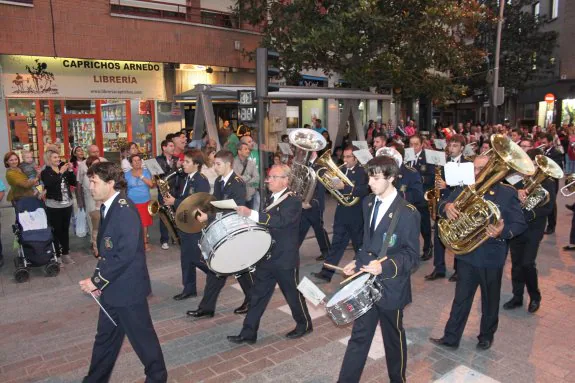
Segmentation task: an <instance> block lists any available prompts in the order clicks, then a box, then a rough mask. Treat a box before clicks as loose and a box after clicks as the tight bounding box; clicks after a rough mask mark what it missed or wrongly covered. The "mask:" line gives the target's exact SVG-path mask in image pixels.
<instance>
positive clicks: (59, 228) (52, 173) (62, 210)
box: [40, 150, 76, 263]
mask: <svg viewBox="0 0 575 383" xmlns="http://www.w3.org/2000/svg"><path fill="white" fill-rule="evenodd" d="M46 159H47V161H46V167H45V168H44V170H42V173H40V178H41V180H42V183H43V184H44V187H45V188H46V215H47V216H48V223H49V224H50V226H51V227H52V230H53V231H54V237H55V239H56V241H57V243H58V244H59V246H60V255H61V262H64V263H74V260H73V259H72V258H71V257H70V255H69V251H70V238H69V228H70V218H71V217H72V204H73V200H72V193H71V191H70V186H76V176H75V175H74V172H73V169H72V164H71V163H69V162H63V161H60V154H59V153H57V152H55V151H52V150H48V151H47V152H46Z"/></svg>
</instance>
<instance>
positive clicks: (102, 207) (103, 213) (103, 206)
mask: <svg viewBox="0 0 575 383" xmlns="http://www.w3.org/2000/svg"><path fill="white" fill-rule="evenodd" d="M105 213H106V205H104V204H102V205H100V222H102V221H103V220H104V217H105Z"/></svg>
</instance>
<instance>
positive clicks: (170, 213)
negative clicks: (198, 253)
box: [148, 168, 184, 245]
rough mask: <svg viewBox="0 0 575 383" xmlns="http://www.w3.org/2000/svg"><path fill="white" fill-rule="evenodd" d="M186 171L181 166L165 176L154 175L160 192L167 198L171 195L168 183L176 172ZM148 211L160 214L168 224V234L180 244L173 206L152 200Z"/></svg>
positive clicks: (152, 213)
mask: <svg viewBox="0 0 575 383" xmlns="http://www.w3.org/2000/svg"><path fill="white" fill-rule="evenodd" d="M183 171H184V169H183V168H179V169H178V170H176V171H174V172H172V173H170V174H168V175H167V176H166V177H164V178H160V176H158V175H154V179H155V181H156V185H158V193H160V195H161V196H162V198H164V199H166V198H168V196H169V195H170V185H169V184H168V180H169V179H170V178H172V177H173V176H175V175H176V174H181V173H182V172H183ZM148 213H150V215H151V216H152V217H153V216H155V215H156V214H158V215H159V217H160V219H161V220H162V222H163V223H164V225H166V228H167V229H168V234H169V236H170V238H171V239H172V241H174V242H176V243H177V244H178V245H179V244H180V236H179V235H178V231H177V230H176V229H177V226H176V217H175V215H174V210H173V209H172V207H171V206H167V205H160V202H159V201H158V200H157V199H156V200H152V201H150V203H148Z"/></svg>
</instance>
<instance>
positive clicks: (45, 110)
mask: <svg viewBox="0 0 575 383" xmlns="http://www.w3.org/2000/svg"><path fill="white" fill-rule="evenodd" d="M40 111H41V112H42V137H44V142H46V140H47V138H46V137H48V138H50V137H51V135H52V133H51V132H50V102H49V101H47V100H41V101H40Z"/></svg>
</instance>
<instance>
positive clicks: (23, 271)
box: [12, 197, 60, 283]
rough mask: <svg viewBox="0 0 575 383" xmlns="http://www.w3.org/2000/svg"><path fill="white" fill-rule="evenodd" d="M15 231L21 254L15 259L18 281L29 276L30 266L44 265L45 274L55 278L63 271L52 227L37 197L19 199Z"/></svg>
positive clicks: (13, 227) (25, 279) (24, 279)
mask: <svg viewBox="0 0 575 383" xmlns="http://www.w3.org/2000/svg"><path fill="white" fill-rule="evenodd" d="M12 230H13V231H14V234H15V235H16V238H17V240H18V244H19V247H18V256H17V257H15V258H14V265H15V266H16V271H14V278H15V279H16V282H18V283H22V282H26V281H27V280H28V279H29V278H30V267H39V266H44V273H45V274H46V275H47V276H49V277H55V276H56V275H58V273H60V265H59V264H58V258H57V254H58V253H57V251H56V246H55V245H54V237H53V235H52V228H51V227H50V226H48V218H47V216H46V211H45V210H44V204H43V203H42V201H40V200H39V199H37V198H36V197H28V198H22V199H20V200H18V202H16V223H15V224H14V225H13V226H12Z"/></svg>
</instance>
